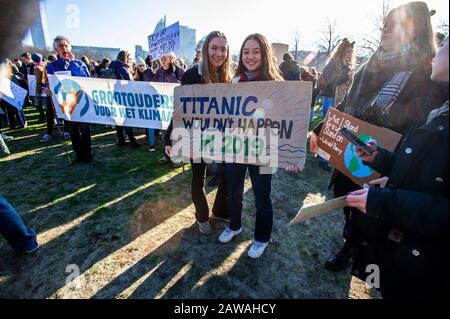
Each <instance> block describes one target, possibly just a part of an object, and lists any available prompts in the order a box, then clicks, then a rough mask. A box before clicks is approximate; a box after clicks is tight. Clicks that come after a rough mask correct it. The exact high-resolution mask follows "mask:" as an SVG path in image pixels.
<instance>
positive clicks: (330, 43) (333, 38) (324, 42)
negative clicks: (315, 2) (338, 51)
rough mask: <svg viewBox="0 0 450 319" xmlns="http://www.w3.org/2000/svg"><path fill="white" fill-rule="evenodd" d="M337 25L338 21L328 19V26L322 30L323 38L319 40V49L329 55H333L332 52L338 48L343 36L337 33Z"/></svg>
mask: <svg viewBox="0 0 450 319" xmlns="http://www.w3.org/2000/svg"><path fill="white" fill-rule="evenodd" d="M336 25H337V24H336V20H331V19H330V18H329V17H327V21H326V25H325V27H324V29H323V30H322V37H321V39H320V40H319V41H320V42H319V49H320V50H321V51H323V52H326V53H327V55H330V54H331V51H333V50H334V48H336V46H337V45H338V44H339V41H340V40H341V36H340V35H339V33H338V31H337V27H336Z"/></svg>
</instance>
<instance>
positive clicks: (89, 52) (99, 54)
mask: <svg viewBox="0 0 450 319" xmlns="http://www.w3.org/2000/svg"><path fill="white" fill-rule="evenodd" d="M72 52H73V53H74V54H75V56H76V57H77V58H81V57H82V56H83V55H85V56H87V57H88V58H89V59H91V60H96V61H101V60H103V59H104V58H108V59H110V60H116V59H117V55H118V54H119V52H120V49H119V48H101V47H90V46H82V45H73V46H72Z"/></svg>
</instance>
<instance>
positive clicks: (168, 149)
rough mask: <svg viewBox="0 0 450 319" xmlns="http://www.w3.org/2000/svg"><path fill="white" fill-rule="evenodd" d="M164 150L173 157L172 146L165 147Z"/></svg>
mask: <svg viewBox="0 0 450 319" xmlns="http://www.w3.org/2000/svg"><path fill="white" fill-rule="evenodd" d="M164 152H165V153H166V155H167V156H169V157H170V158H172V146H166V147H165V148H164Z"/></svg>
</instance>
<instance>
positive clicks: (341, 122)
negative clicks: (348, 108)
mask: <svg viewBox="0 0 450 319" xmlns="http://www.w3.org/2000/svg"><path fill="white" fill-rule="evenodd" d="M343 127H346V128H347V129H348V130H349V131H350V132H351V133H353V134H354V135H355V136H357V137H359V138H360V139H361V140H362V141H363V142H365V143H368V142H369V141H370V140H372V141H374V142H375V143H376V144H377V145H378V146H380V147H382V148H384V149H386V150H388V151H394V150H395V149H396V148H397V146H398V143H399V142H400V140H401V138H402V136H401V135H400V134H397V133H395V132H393V131H391V130H388V129H386V128H381V127H378V126H375V125H372V124H369V123H367V122H364V121H361V120H359V119H357V118H355V117H352V116H350V115H348V114H345V113H342V112H340V111H338V110H336V109H334V108H330V110H329V111H328V115H327V117H326V119H325V121H324V123H323V126H322V130H321V132H320V135H319V141H318V146H319V150H318V152H317V154H318V155H319V156H321V157H323V158H324V159H325V160H326V161H328V163H330V165H332V166H333V167H335V168H336V169H337V170H338V171H339V172H341V173H342V174H344V175H346V176H347V177H348V178H350V179H351V180H352V181H354V182H355V183H356V184H358V185H360V186H364V185H365V184H367V183H369V182H370V181H373V180H375V179H377V178H380V177H381V176H380V174H378V173H377V172H375V171H373V170H372V169H371V168H369V167H367V166H365V165H364V164H363V161H362V160H361V159H360V158H359V157H358V156H357V155H356V146H355V145H353V144H352V143H350V142H349V140H348V139H346V138H344V137H343V136H342V135H341V134H339V133H338V131H339V130H340V129H341V128H343Z"/></svg>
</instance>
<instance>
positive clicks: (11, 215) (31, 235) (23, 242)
mask: <svg viewBox="0 0 450 319" xmlns="http://www.w3.org/2000/svg"><path fill="white" fill-rule="evenodd" d="M0 234H1V235H2V236H3V237H5V239H6V241H7V242H8V244H10V245H11V247H12V248H13V249H14V250H15V251H17V252H18V253H23V252H27V251H31V250H33V249H35V248H36V247H37V246H38V244H37V241H36V232H35V231H34V230H33V229H31V228H28V227H26V226H25V224H24V222H23V220H22V218H21V217H20V215H19V214H18V213H17V211H16V210H15V209H14V207H12V206H11V204H9V203H8V202H7V201H6V199H4V198H3V197H2V196H1V195H0Z"/></svg>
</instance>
